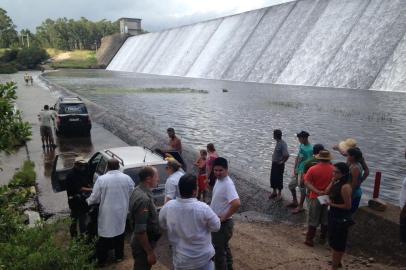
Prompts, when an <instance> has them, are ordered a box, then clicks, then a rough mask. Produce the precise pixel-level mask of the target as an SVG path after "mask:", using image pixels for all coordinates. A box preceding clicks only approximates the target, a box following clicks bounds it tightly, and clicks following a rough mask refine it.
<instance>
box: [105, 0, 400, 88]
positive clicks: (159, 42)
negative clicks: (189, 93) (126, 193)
mask: <svg viewBox="0 0 406 270" xmlns="http://www.w3.org/2000/svg"><path fill="white" fill-rule="evenodd" d="M107 69H108V70H113V71H127V72H137V73H149V74H158V75H175V76H183V77H195V78H207V79H220V80H234V81H245V82H265V83H276V84H293V85H308V86H322V87H336V88H354V89H377V90H385V91H403V92H406V1H405V0H299V1H296V2H289V3H285V4H281V5H276V6H271V7H267V8H263V9H258V10H253V11H249V12H245V13H241V14H237V15H233V16H228V17H222V18H218V19H214V20H209V21H204V22H199V23H196V24H192V25H186V26H182V27H176V28H172V29H168V30H164V31H161V32H156V33H148V34H143V35H139V36H134V37H130V38H128V39H127V40H126V42H125V43H124V44H123V46H122V47H121V49H120V50H119V51H118V53H117V54H116V56H115V57H114V58H113V60H112V61H111V63H110V64H109V65H108V67H107Z"/></svg>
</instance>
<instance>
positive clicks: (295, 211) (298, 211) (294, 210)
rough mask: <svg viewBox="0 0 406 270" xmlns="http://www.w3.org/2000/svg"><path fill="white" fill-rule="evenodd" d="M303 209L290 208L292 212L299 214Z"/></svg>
mask: <svg viewBox="0 0 406 270" xmlns="http://www.w3.org/2000/svg"><path fill="white" fill-rule="evenodd" d="M303 211H304V208H295V209H293V210H292V214H299V213H301V212H303Z"/></svg>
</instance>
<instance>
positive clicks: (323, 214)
mask: <svg viewBox="0 0 406 270" xmlns="http://www.w3.org/2000/svg"><path fill="white" fill-rule="evenodd" d="M308 204H309V212H308V216H307V217H308V219H307V223H308V225H309V226H313V227H317V226H319V225H327V224H328V210H327V205H321V204H320V202H319V200H318V199H309V201H308Z"/></svg>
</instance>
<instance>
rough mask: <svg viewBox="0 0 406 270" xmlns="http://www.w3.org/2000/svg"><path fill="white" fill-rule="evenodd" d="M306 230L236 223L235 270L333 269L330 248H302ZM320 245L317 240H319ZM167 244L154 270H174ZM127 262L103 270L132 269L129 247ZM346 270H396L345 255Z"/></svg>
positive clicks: (162, 245)
mask: <svg viewBox="0 0 406 270" xmlns="http://www.w3.org/2000/svg"><path fill="white" fill-rule="evenodd" d="M303 231H304V227H303V226H297V225H287V224H275V223H256V222H241V221H237V222H236V224H235V228H234V235H233V238H232V240H231V249H232V252H233V256H234V269H241V270H268V269H280V270H282V269H283V270H297V269H303V270H307V269H315V270H317V269H323V270H324V269H330V266H329V264H328V262H329V261H330V255H331V253H330V250H329V247H328V244H325V245H318V244H316V245H315V247H313V248H310V247H307V246H305V245H304V244H303V241H304V235H303ZM316 243H317V239H316ZM167 247H168V243H167V240H166V238H165V237H164V238H163V239H162V240H160V242H159V247H158V249H157V255H158V260H159V261H158V263H157V265H155V266H154V267H153V268H152V269H156V270H163V269H171V262H170V255H169V251H168V248H167ZM125 254H126V259H125V260H124V261H123V262H121V263H118V264H114V263H113V264H110V265H108V266H107V267H105V268H103V269H106V270H107V269H109V270H110V269H111V270H112V269H115V270H124V269H132V264H133V260H132V258H131V250H130V247H129V245H128V244H127V245H126V253H125ZM343 264H344V268H343V269H361V270H362V269H375V270H383V269H385V270H395V269H399V268H398V267H391V266H388V265H382V264H378V263H374V262H372V263H371V262H369V261H368V258H359V257H354V256H351V255H345V257H344V261H343Z"/></svg>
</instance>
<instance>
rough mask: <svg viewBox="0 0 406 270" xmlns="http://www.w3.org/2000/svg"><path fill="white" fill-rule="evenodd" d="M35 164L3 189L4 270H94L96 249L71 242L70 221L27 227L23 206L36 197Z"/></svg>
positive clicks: (0, 255)
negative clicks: (93, 258) (91, 259)
mask: <svg viewBox="0 0 406 270" xmlns="http://www.w3.org/2000/svg"><path fill="white" fill-rule="evenodd" d="M35 178H36V174H35V171H34V163H33V162H31V161H26V162H25V163H24V165H23V166H22V168H21V169H20V170H19V171H18V172H16V173H15V175H14V176H13V179H12V180H11V181H10V183H9V184H8V185H5V186H1V187H0V269H1V270H3V269H93V264H91V263H89V257H90V255H91V254H90V253H91V252H92V251H93V248H92V247H91V246H90V245H87V244H85V243H84V242H83V241H80V240H70V236H69V232H68V229H67V228H68V226H69V225H68V220H67V219H63V220H59V221H57V222H55V223H45V222H39V223H37V224H36V226H34V227H33V228H29V227H27V226H26V218H25V216H24V210H23V206H24V205H25V204H26V203H27V202H28V201H30V200H31V201H32V200H33V199H34V197H35V188H34V186H33V185H34V184H35Z"/></svg>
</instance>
